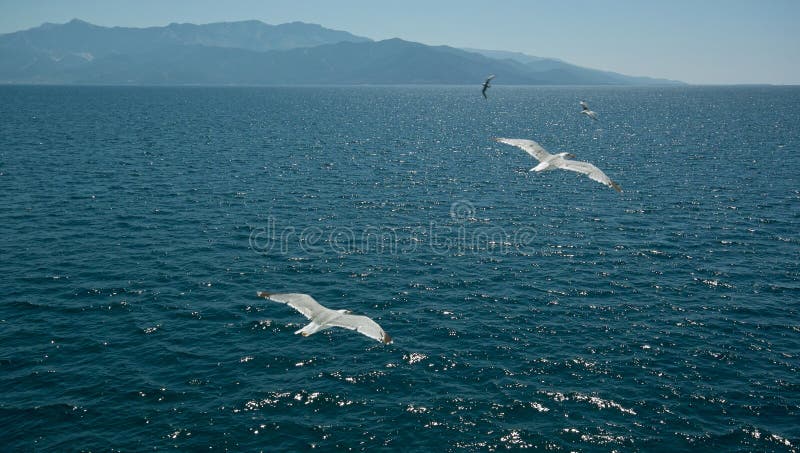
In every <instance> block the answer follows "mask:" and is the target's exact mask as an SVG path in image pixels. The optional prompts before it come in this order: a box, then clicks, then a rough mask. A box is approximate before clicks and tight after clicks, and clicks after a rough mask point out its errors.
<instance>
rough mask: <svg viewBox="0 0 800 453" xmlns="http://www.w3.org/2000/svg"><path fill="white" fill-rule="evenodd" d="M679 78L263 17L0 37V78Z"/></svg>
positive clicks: (83, 25)
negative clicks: (636, 74) (631, 73)
mask: <svg viewBox="0 0 800 453" xmlns="http://www.w3.org/2000/svg"><path fill="white" fill-rule="evenodd" d="M488 74H496V75H497V79H496V81H497V83H502V84H515V85H676V84H682V83H681V82H676V81H672V80H665V79H654V78H648V77H632V76H627V75H623V74H617V73H614V72H607V71H599V70H595V69H589V68H583V67H579V66H576V65H572V64H569V63H566V62H564V61H561V60H557V59H552V58H541V57H534V56H530V55H525V54H521V53H514V52H504V51H489V50H481V49H457V48H454V47H449V46H428V45H424V44H420V43H415V42H409V41H404V40H401V39H388V40H383V41H373V40H371V39H369V38H364V37H360V36H355V35H353V34H350V33H348V32H345V31H338V30H330V29H327V28H324V27H322V26H319V25H314V24H306V23H302V22H292V23H288V24H282V25H269V24H265V23H263V22H259V21H243V22H225V23H212V24H206V25H194V24H170V25H168V26H165V27H148V28H123V27H101V26H96V25H92V24H89V23H87V22H84V21H81V20H77V19H75V20H72V21H70V22H68V23H66V24H51V23H45V24H43V25H41V26H39V27H36V28H32V29H29V30H23V31H18V32H14V33H8V34H4V35H0V83H30V84H112V85H117V84H122V85H357V84H374V85H384V84H386V85H392V84H480V83H481V82H482V81H483V80H484V78H485V77H486V76H487V75H488Z"/></svg>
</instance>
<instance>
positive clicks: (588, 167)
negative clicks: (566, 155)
mask: <svg viewBox="0 0 800 453" xmlns="http://www.w3.org/2000/svg"><path fill="white" fill-rule="evenodd" d="M553 165H555V166H556V167H558V168H562V169H564V170H569V171H574V172H577V173H582V174H584V175H586V176H588V177H589V179H592V180H594V181H597V182H599V183H600V184H605V185H607V186H608V187H611V188H612V189H614V190H616V191H617V192H622V188H621V187H620V186H619V184H617V183H615V182H614V181H612V180H611V178H609V177H608V175H606V174H605V173H603V171H602V170H600V169H599V168H597V167H595V166H594V165H593V164H590V163H589V162H582V161H579V160H569V159H559V160H557V161H555V162H553Z"/></svg>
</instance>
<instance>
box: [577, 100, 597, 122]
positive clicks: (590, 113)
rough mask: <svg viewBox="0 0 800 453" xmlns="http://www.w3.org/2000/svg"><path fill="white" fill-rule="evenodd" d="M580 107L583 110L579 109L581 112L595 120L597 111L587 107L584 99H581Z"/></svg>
mask: <svg viewBox="0 0 800 453" xmlns="http://www.w3.org/2000/svg"><path fill="white" fill-rule="evenodd" d="M581 107H582V108H583V110H581V113H583V114H584V115H586V116H588V117H589V118H591V119H593V120H595V121H597V113H596V112H594V111H592V110H591V109H589V104H587V103H586V102H585V101H581Z"/></svg>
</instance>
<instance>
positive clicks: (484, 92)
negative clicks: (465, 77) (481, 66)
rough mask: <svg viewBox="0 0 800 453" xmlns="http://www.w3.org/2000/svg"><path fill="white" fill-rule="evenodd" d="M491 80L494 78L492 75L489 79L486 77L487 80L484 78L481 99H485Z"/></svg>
mask: <svg viewBox="0 0 800 453" xmlns="http://www.w3.org/2000/svg"><path fill="white" fill-rule="evenodd" d="M493 78H494V74H492V75H490V76H489V77H487V78H486V81H485V82H483V91H481V94H483V97H484V98H486V90H488V89H489V88H491V85H489V82H491V81H492V79H493ZM487 99H488V98H487Z"/></svg>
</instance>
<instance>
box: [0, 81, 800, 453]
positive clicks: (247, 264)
mask: <svg viewBox="0 0 800 453" xmlns="http://www.w3.org/2000/svg"><path fill="white" fill-rule="evenodd" d="M479 88H480V87H479V86H478V87H351V88H345V87H333V88H321V87H320V88H203V87H192V88H144V87H8V86H7V87H0V118H2V121H0V289H1V291H0V384H1V385H2V392H0V443H2V445H3V449H5V450H9V451H58V450H85V451H106V450H122V451H138V450H166V449H174V448H178V449H181V450H199V449H204V450H212V451H218V450H232V451H257V450H265V451H276V450H277V451H280V450H305V449H308V448H312V447H317V448H321V449H333V448H337V449H344V450H352V451H365V450H369V451H375V450H404V451H405V450H436V451H453V450H459V449H462V448H466V449H468V450H504V449H507V448H517V447H535V448H538V449H540V450H542V449H544V450H552V451H612V450H618V451H674V450H678V451H683V450H709V449H717V450H720V451H796V450H797V449H798V446H800V374H799V373H798V371H800V313H799V312H798V308H799V307H800V305H799V303H798V300H799V299H800V235H799V233H798V232H799V231H800V184H798V182H799V178H798V175H799V174H800V129H799V128H798V124H800V110H798V109H797V106H798V105H800V88H791V87H788V88H781V87H679V88H619V87H607V88H596V87H576V88H567V87H550V88H537V87H503V86H496V87H494V88H492V90H491V91H490V92H489V95H490V98H489V99H488V100H484V99H483V98H482V97H481V95H480V92H479V91H480V89H479ZM579 100H586V101H588V102H589V104H590V106H591V107H592V108H593V110H596V111H597V112H598V113H599V115H600V120H599V121H597V122H593V121H591V120H590V119H588V118H586V117H585V116H583V115H580V114H578V111H579V109H580V107H579V106H578V101H579ZM498 136H501V137H515V138H530V139H534V140H537V141H539V142H540V143H541V144H542V145H543V146H545V147H546V148H548V149H549V150H550V151H551V152H562V151H570V152H572V153H574V154H576V155H577V157H578V159H584V160H587V161H590V162H593V163H595V164H596V165H597V166H599V167H600V168H602V169H603V170H604V171H605V172H606V173H607V174H608V175H609V176H610V177H611V178H612V179H614V180H615V181H616V182H618V183H619V184H620V185H621V186H622V189H623V192H622V193H621V194H618V193H616V192H615V191H613V190H611V189H609V188H607V187H604V186H602V185H601V184H598V183H596V182H594V181H591V180H589V179H588V178H586V177H582V176H579V175H576V174H572V173H568V172H545V173H538V174H537V173H530V172H528V170H529V169H530V168H531V167H532V166H534V165H535V162H534V161H533V160H532V158H531V157H530V156H528V155H527V154H525V153H524V152H522V151H521V150H519V149H517V148H514V147H511V146H507V145H503V144H499V143H495V142H494V141H492V138H493V137H498ZM258 290H269V291H275V292H304V293H309V294H312V295H313V296H314V297H315V298H317V299H318V300H319V301H320V302H322V303H323V304H326V305H328V306H330V307H332V308H348V309H350V310H353V311H354V312H358V313H362V314H366V315H368V316H371V317H373V318H374V319H376V320H377V321H378V322H379V323H380V324H381V326H382V327H383V328H384V329H385V330H386V331H387V332H388V333H389V334H390V335H392V337H393V338H394V343H393V344H391V345H382V344H380V343H378V342H375V341H373V340H371V339H369V338H367V337H364V336H362V335H358V334H357V333H354V332H351V331H346V330H341V329H334V330H328V331H325V332H322V333H318V334H316V335H313V336H310V337H307V338H303V337H300V336H298V335H293V332H294V331H295V330H297V329H298V328H300V327H301V326H302V325H304V324H305V318H303V316H301V315H300V314H299V313H297V312H295V311H294V310H292V309H291V308H289V307H287V306H285V305H281V304H276V303H272V302H269V301H266V300H264V299H259V298H257V297H256V291H258Z"/></svg>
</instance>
